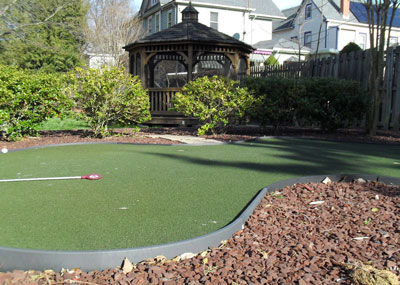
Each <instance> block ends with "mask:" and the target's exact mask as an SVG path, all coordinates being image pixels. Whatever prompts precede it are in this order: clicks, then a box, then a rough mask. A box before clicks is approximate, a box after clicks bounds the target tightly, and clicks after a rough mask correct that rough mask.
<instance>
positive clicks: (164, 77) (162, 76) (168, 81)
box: [154, 60, 187, 88]
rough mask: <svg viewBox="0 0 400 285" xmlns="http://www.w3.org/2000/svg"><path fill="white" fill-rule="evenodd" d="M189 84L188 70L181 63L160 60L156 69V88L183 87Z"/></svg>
mask: <svg viewBox="0 0 400 285" xmlns="http://www.w3.org/2000/svg"><path fill="white" fill-rule="evenodd" d="M186 83H187V69H186V67H185V65H183V63H182V62H181V61H177V60H160V61H158V62H157V63H156V65H155V67H154V87H155V88H170V87H183V86H185V84H186Z"/></svg>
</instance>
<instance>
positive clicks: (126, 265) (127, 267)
mask: <svg viewBox="0 0 400 285" xmlns="http://www.w3.org/2000/svg"><path fill="white" fill-rule="evenodd" d="M133 268H134V266H133V264H132V262H130V260H129V259H128V258H127V257H125V259H124V260H123V261H122V265H121V269H122V272H124V274H127V273H129V272H131V271H132V270H133Z"/></svg>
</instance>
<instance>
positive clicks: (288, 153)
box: [148, 138, 400, 176]
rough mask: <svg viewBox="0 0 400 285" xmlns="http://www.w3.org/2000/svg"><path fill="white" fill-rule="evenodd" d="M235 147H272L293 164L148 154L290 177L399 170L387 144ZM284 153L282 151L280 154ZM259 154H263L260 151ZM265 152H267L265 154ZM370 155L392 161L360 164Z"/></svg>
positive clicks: (290, 142)
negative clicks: (388, 169) (391, 162)
mask: <svg viewBox="0 0 400 285" xmlns="http://www.w3.org/2000/svg"><path fill="white" fill-rule="evenodd" d="M235 146H239V147H246V148H265V149H267V148H269V149H276V150H277V153H276V154H273V156H274V157H275V158H278V159H279V158H282V159H285V160H292V161H296V163H293V164H291V163H288V164H275V163H268V162H265V163H255V162H243V161H240V162H238V161H219V160H210V159H208V158H199V157H190V156H188V155H186V156H185V155H182V154H180V155H175V154H166V153H154V152H152V153H148V154H150V155H155V156H161V157H166V158H169V159H176V160H180V161H184V162H186V163H189V164H198V165H204V166H209V167H231V168H240V169H247V170H253V171H261V172H267V173H280V174H283V173H284V174H290V175H294V176H304V175H315V174H328V173H344V172H347V173H368V172H370V173H375V171H374V169H377V168H392V169H396V170H399V168H400V166H399V165H396V164H395V161H396V160H397V161H398V162H399V163H400V148H399V147H398V146H391V145H377V144H360V143H338V142H332V141H320V140H307V139H292V138H279V139H274V140H270V139H262V140H257V141H253V142H248V143H238V144H235ZM282 152H285V153H282ZM260 155H263V153H261V154H260ZM265 155H269V156H270V155H271V154H268V153H265ZM364 156H374V157H377V158H386V159H390V160H393V161H394V162H393V164H391V165H388V164H387V163H379V162H372V163H370V164H363V165H361V164H360V162H363V163H364V162H365V160H361V161H360V157H364Z"/></svg>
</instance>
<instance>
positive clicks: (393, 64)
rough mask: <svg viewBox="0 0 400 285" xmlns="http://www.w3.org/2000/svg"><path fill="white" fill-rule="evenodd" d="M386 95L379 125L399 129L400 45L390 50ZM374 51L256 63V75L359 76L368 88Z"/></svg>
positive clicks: (356, 77)
mask: <svg viewBox="0 0 400 285" xmlns="http://www.w3.org/2000/svg"><path fill="white" fill-rule="evenodd" d="M385 60H386V63H385V64H386V67H385V82H384V86H383V89H384V96H383V99H382V102H381V106H380V108H381V109H380V114H379V126H380V127H381V128H382V129H384V130H388V129H392V130H395V131H399V128H400V46H398V47H392V48H389V49H388V50H387V52H386V58H385ZM369 62H370V52H369V51H368V50H367V51H357V52H352V53H349V54H343V55H341V56H339V55H336V56H332V57H329V58H323V59H317V60H310V61H308V62H301V63H288V64H283V65H276V66H265V67H258V66H253V67H251V70H250V75H251V76H253V77H273V76H279V77H283V78H310V77H334V78H340V79H347V80H355V81H358V82H359V83H360V85H361V86H362V87H364V88H367V86H368V73H369V69H370V67H369Z"/></svg>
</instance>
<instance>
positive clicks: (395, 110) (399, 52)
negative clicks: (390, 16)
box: [392, 46, 400, 131]
mask: <svg viewBox="0 0 400 285" xmlns="http://www.w3.org/2000/svg"><path fill="white" fill-rule="evenodd" d="M393 70H394V78H393V79H394V80H393V91H394V92H393V93H392V94H393V105H392V122H393V130H394V131H399V126H400V46H398V47H397V48H396V50H395V52H394V68H393Z"/></svg>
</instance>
